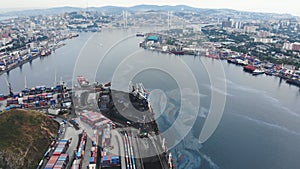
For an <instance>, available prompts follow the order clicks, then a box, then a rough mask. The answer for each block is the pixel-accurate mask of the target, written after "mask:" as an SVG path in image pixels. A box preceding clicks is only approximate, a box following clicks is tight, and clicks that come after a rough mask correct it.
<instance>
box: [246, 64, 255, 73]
mask: <svg viewBox="0 0 300 169" xmlns="http://www.w3.org/2000/svg"><path fill="white" fill-rule="evenodd" d="M255 69H256V67H255V66H253V65H247V66H244V71H245V72H249V73H252V72H253V71H254V70H255Z"/></svg>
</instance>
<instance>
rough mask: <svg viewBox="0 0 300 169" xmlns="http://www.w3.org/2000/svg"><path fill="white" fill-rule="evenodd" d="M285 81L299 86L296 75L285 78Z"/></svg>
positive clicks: (299, 82) (299, 81)
mask: <svg viewBox="0 0 300 169" xmlns="http://www.w3.org/2000/svg"><path fill="white" fill-rule="evenodd" d="M286 83H288V84H292V85H295V86H298V87H300V79H299V78H296V77H293V78H289V79H287V80H286Z"/></svg>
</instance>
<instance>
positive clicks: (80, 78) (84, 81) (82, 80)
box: [77, 76, 91, 88]
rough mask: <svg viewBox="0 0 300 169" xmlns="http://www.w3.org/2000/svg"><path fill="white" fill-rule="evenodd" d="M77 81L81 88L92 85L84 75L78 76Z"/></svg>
mask: <svg viewBox="0 0 300 169" xmlns="http://www.w3.org/2000/svg"><path fill="white" fill-rule="evenodd" d="M77 82H78V83H79V85H80V87H81V88H86V87H91V84H90V82H89V81H88V80H87V79H86V78H85V77H83V76H77Z"/></svg>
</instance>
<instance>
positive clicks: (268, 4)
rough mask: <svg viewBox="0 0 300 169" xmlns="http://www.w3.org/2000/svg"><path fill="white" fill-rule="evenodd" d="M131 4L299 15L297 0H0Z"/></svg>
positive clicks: (32, 4) (19, 4) (17, 4)
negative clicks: (185, 6) (187, 6)
mask: <svg viewBox="0 0 300 169" xmlns="http://www.w3.org/2000/svg"><path fill="white" fill-rule="evenodd" d="M87 4H88V6H89V7H91V6H97V7H99V6H106V5H115V6H133V5H139V4H155V5H178V4H184V5H190V6H193V7H199V8H229V9H237V10H243V11H258V12H275V13H290V14H294V15H298V16H300V7H299V5H300V1H299V0H298V1H297V0H246V1H245V0H183V1H179V0H0V10H1V8H2V9H3V8H14V9H16V8H49V7H58V6H76V7H86V6H87Z"/></svg>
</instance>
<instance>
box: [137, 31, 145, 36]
mask: <svg viewBox="0 0 300 169" xmlns="http://www.w3.org/2000/svg"><path fill="white" fill-rule="evenodd" d="M136 36H137V37H144V36H145V35H144V34H143V33H141V32H138V33H136Z"/></svg>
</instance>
